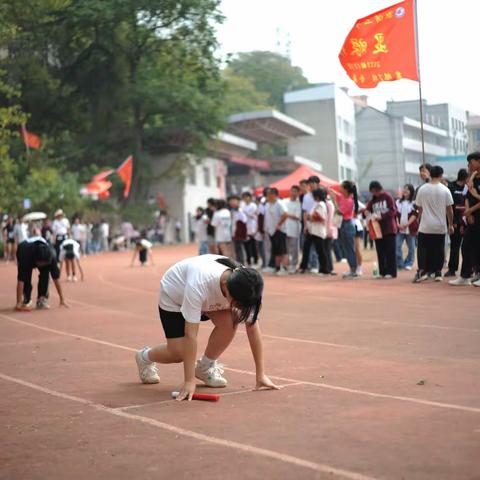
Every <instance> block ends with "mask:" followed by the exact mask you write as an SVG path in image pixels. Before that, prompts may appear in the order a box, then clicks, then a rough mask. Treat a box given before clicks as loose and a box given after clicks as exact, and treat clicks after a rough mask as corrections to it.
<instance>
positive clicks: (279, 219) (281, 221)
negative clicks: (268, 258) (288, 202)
mask: <svg viewBox="0 0 480 480" xmlns="http://www.w3.org/2000/svg"><path fill="white" fill-rule="evenodd" d="M286 219H287V209H286V208H285V205H284V204H283V202H282V201H281V200H279V198H278V189H276V188H269V189H268V192H267V205H266V208H265V232H266V233H267V234H268V235H269V237H270V243H271V245H272V257H273V258H274V259H275V269H276V270H275V271H276V274H277V275H288V271H287V267H288V255H287V234H286V228H285V220H286Z"/></svg>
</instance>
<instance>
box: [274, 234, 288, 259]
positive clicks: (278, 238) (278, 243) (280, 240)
mask: <svg viewBox="0 0 480 480" xmlns="http://www.w3.org/2000/svg"><path fill="white" fill-rule="evenodd" d="M270 240H271V243H272V255H273V256H274V257H277V256H280V255H286V254H287V234H286V233H283V232H280V231H277V232H275V233H274V234H273V235H270Z"/></svg>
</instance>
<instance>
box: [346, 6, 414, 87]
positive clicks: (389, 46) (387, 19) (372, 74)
mask: <svg viewBox="0 0 480 480" xmlns="http://www.w3.org/2000/svg"><path fill="white" fill-rule="evenodd" d="M414 2H415V0H405V1H404V2H400V3H397V4H395V5H392V6H390V7H388V8H385V9H383V10H380V11H378V12H375V13H372V14H371V15H368V16H367V17H364V18H361V19H359V20H357V21H356V23H355V25H354V26H353V28H352V29H351V30H350V33H349V34H348V36H347V38H346V40H345V43H344V44H343V47H342V50H341V51H340V54H339V55H338V57H339V59H340V63H341V64H342V66H343V68H344V69H345V71H346V72H347V74H348V76H349V77H350V78H351V79H352V80H353V81H354V82H355V83H356V84H357V85H358V86H359V87H360V88H375V87H376V86H377V85H378V83H379V82H392V81H395V80H401V79H402V78H409V79H410V80H417V81H418V68H417V49H416V45H415V11H414V9H415V4H414Z"/></svg>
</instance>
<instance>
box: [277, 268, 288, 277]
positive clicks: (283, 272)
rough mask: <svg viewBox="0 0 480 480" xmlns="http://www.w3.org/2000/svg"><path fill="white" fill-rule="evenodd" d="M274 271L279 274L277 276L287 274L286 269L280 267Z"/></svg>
mask: <svg viewBox="0 0 480 480" xmlns="http://www.w3.org/2000/svg"><path fill="white" fill-rule="evenodd" d="M276 273H277V275H279V276H283V275H288V271H287V270H285V269H284V268H281V269H280V270H278V271H277V272H276Z"/></svg>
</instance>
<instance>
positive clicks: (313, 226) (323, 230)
mask: <svg viewBox="0 0 480 480" xmlns="http://www.w3.org/2000/svg"><path fill="white" fill-rule="evenodd" d="M314 213H318V214H319V215H320V216H321V217H322V218H323V222H319V221H315V222H309V227H308V230H309V232H310V234H311V235H315V236H316V237H320V238H327V205H326V203H325V202H315V203H314V205H313V207H312V209H311V210H310V215H313V214H314Z"/></svg>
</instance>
